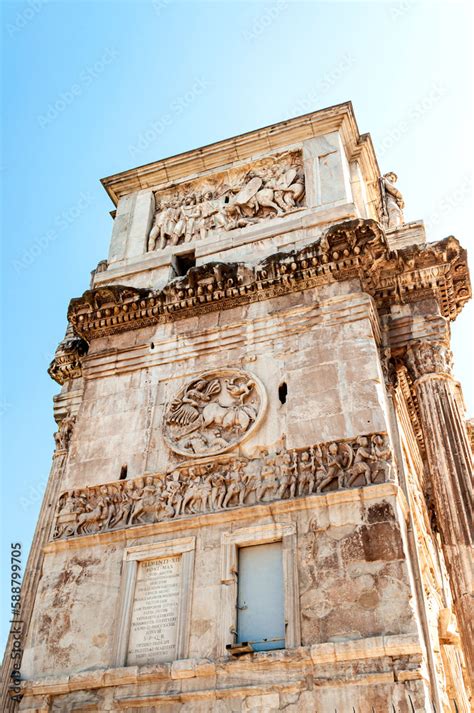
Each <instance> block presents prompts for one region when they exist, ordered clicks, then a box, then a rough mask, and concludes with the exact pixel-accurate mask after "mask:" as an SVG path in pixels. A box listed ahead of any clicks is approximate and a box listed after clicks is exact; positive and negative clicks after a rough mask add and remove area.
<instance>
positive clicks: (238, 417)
mask: <svg viewBox="0 0 474 713" xmlns="http://www.w3.org/2000/svg"><path fill="white" fill-rule="evenodd" d="M266 401H267V400H266V394H265V389H264V387H263V384H262V383H261V382H260V380H259V379H257V378H256V377H255V376H253V374H249V372H248V371H243V370H241V369H217V370H215V371H206V372H204V373H202V374H200V375H199V376H197V377H196V378H195V379H193V380H192V381H189V382H188V383H186V384H185V385H184V386H183V387H182V388H181V389H180V390H179V391H178V393H177V394H176V396H175V397H174V399H173V400H172V401H171V402H170V403H169V404H168V405H167V407H166V409H165V415H164V419H163V434H164V438H165V441H166V443H167V444H168V445H169V447H170V448H172V449H173V450H174V451H175V452H176V453H180V454H181V455H184V456H188V457H189V456H190V455H191V456H209V455H217V454H218V453H225V451H228V450H230V449H231V448H233V447H234V446H236V445H237V444H238V443H240V442H241V441H243V440H244V439H245V438H247V437H248V436H249V435H250V434H251V433H252V431H253V430H254V429H255V428H256V426H257V424H258V422H259V421H260V419H261V417H262V416H263V413H264V411H265V407H266Z"/></svg>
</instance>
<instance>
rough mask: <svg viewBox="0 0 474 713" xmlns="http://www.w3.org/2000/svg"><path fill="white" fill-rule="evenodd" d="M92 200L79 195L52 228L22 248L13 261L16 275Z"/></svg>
mask: <svg viewBox="0 0 474 713" xmlns="http://www.w3.org/2000/svg"><path fill="white" fill-rule="evenodd" d="M93 202H94V199H93V197H92V195H91V194H90V193H80V195H79V198H78V199H77V201H76V202H75V203H73V204H72V205H70V206H69V207H68V208H66V209H65V210H63V211H62V212H61V213H59V215H57V216H56V218H55V219H54V223H53V227H52V228H51V229H50V230H47V231H46V232H45V233H43V234H42V235H40V236H39V238H37V239H36V240H34V241H33V242H32V243H30V245H28V247H26V248H24V250H23V251H22V254H21V257H19V258H17V259H15V260H13V262H12V265H13V269H14V270H15V272H16V273H18V274H19V273H22V272H24V271H25V270H27V269H28V268H29V267H31V265H33V263H34V262H36V260H37V259H38V258H39V257H40V255H42V254H43V253H44V252H45V251H46V250H47V249H48V248H49V247H50V245H51V244H52V243H54V242H55V241H56V240H57V239H58V238H59V236H60V235H61V233H62V232H63V231H64V230H66V228H69V227H70V226H71V225H72V224H73V223H75V222H76V220H78V219H79V218H80V217H81V215H82V214H83V213H84V211H85V210H86V208H88V207H89V206H90V205H92V203H93Z"/></svg>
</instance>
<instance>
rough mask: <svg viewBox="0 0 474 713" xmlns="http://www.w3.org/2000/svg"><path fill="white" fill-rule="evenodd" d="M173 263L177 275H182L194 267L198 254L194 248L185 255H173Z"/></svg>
mask: <svg viewBox="0 0 474 713" xmlns="http://www.w3.org/2000/svg"><path fill="white" fill-rule="evenodd" d="M171 265H172V267H173V271H174V274H175V276H176V277H182V276H183V275H185V274H186V273H187V271H188V270H190V269H191V268H192V267H195V266H196V255H195V253H194V250H191V251H190V252H188V253H184V254H183V255H173V258H172V260H171Z"/></svg>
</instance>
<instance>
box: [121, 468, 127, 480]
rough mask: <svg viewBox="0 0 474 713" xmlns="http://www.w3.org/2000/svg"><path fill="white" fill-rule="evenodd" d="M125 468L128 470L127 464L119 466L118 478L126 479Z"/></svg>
mask: <svg viewBox="0 0 474 713" xmlns="http://www.w3.org/2000/svg"><path fill="white" fill-rule="evenodd" d="M127 470H128V466H127V465H123V466H122V467H121V468H120V478H119V480H125V479H126V477H127Z"/></svg>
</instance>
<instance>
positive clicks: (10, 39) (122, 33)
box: [0, 0, 474, 648]
mask: <svg viewBox="0 0 474 713" xmlns="http://www.w3.org/2000/svg"><path fill="white" fill-rule="evenodd" d="M1 6H2V11H3V50H2V52H3V76H2V86H3V92H2V96H3V126H2V138H3V159H2V164H1V168H2V171H1V173H0V175H1V179H2V189H3V190H2V196H3V261H2V278H3V279H2V288H3V299H2V308H3V340H2V346H3V354H2V366H3V370H2V376H3V378H2V386H1V393H0V413H1V419H2V427H3V428H2V430H3V479H2V482H3V491H2V507H3V512H2V528H3V533H2V556H3V559H2V575H3V581H4V582H5V584H6V585H7V584H8V567H9V562H8V561H7V559H6V556H9V548H10V542H21V543H22V544H23V549H24V564H26V554H27V552H28V549H29V547H30V543H31V538H32V535H33V530H34V526H35V523H36V519H37V516H38V511H39V506H40V501H41V497H42V493H43V489H44V485H45V482H46V479H47V476H48V472H49V468H50V462H51V455H52V451H53V445H54V443H53V436H52V434H53V431H54V430H55V424H54V421H53V416H52V397H53V395H54V394H55V393H57V392H58V390H59V387H58V385H57V384H56V383H55V382H53V381H52V380H51V379H50V378H49V376H48V374H47V372H46V369H47V367H48V364H49V362H50V360H51V358H52V356H53V354H54V350H55V348H56V346H57V344H58V342H59V341H60V340H61V338H62V337H63V335H64V330H65V327H66V311H67V306H68V302H69V300H70V298H71V297H74V296H78V295H80V294H82V292H83V291H84V290H85V289H87V288H88V285H89V277H90V270H92V269H93V268H94V267H95V266H96V264H97V262H98V261H99V260H101V259H103V258H106V257H107V252H108V243H109V239H110V232H111V229H112V221H111V218H110V216H109V211H110V210H111V209H112V208H113V206H112V204H111V202H110V200H109V198H108V197H107V195H106V193H105V191H104V190H103V188H102V187H101V185H100V184H99V182H98V180H99V178H101V177H102V176H107V175H110V174H112V173H115V172H118V171H122V170H125V169H128V168H132V167H134V166H137V165H141V164H145V163H148V162H150V161H155V160H157V159H159V158H163V157H166V156H169V155H172V154H175V153H179V152H181V151H185V150H188V149H192V148H196V147H199V146H201V145H203V144H207V143H210V142H213V141H216V140H219V139H224V138H227V137H229V136H233V135H235V134H240V133H242V132H245V131H249V130H252V129H255V128H258V127H261V126H265V125H267V124H271V123H273V122H277V121H281V120H284V119H287V118H290V117H292V116H295V115H298V114H303V113H306V112H308V111H313V110H316V109H320V108H323V107H325V106H330V105H332V104H336V103H339V102H342V101H347V100H349V99H350V100H352V102H353V104H354V109H355V113H356V117H357V121H358V124H359V129H360V131H361V132H370V133H371V134H372V138H373V141H374V144H375V149H376V152H377V154H378V158H379V163H380V167H381V169H382V171H383V172H386V171H388V170H394V171H395V172H396V173H397V174H398V176H399V183H398V185H399V188H400V190H401V191H402V192H403V194H404V197H405V202H406V211H405V216H406V219H407V220H415V219H419V218H423V219H424V220H425V223H426V226H427V232H428V239H429V240H430V241H432V240H438V239H441V238H444V237H446V236H447V235H451V234H452V235H455V236H456V237H458V238H459V239H460V240H461V242H462V244H463V245H464V246H466V247H467V248H469V247H470V246H471V247H472V244H473V233H472V218H471V210H472V171H471V166H472V130H473V129H472V127H473V112H472V98H473V97H472V91H471V84H472V66H473V62H472V60H473V57H472V50H470V48H469V45H470V44H472V39H471V36H470V32H471V24H472V16H471V12H470V9H469V3H466V4H463V3H460V2H436V1H433V0H431V1H430V2H426V3H419V2H415V1H412V0H401V1H398V2H384V1H383V0H380V1H378V0H373V1H372V2H347V3H344V2H337V1H333V2H326V3H324V2H317V1H316V0H314V1H313V2H298V1H295V2H292V1H290V0H288V1H286V0H281V2H278V1H275V0H273V1H272V2H259V1H257V0H255V1H253V2H232V1H231V0H229V1H225V0H221V1H220V2H198V1H196V2H181V1H180V0H155V1H152V0H147V1H146V2H139V1H137V0H135V2H121V1H120V0H110V1H109V2H94V1H89V2H74V1H73V0H72V1H70V2H66V0H63V1H62V2H51V1H45V0H30V2H27V3H23V2H5V1H4V2H3V3H1ZM471 267H472V263H471ZM472 315H473V306H472V304H470V305H469V306H468V307H467V308H465V310H464V312H463V314H462V315H461V316H460V317H459V318H458V320H457V322H456V324H455V325H454V326H453V345H454V352H455V357H456V364H455V373H456V375H457V377H458V378H460V379H461V380H462V382H463V387H464V393H465V398H466V402H467V404H468V410H469V412H470V415H474V394H473V377H472V373H471V371H472V368H471V364H472V350H471V346H470V339H469V337H470V333H471V332H472ZM7 589H8V587H7V586H4V587H2V591H3V595H2V596H4V599H3V602H2V603H3V611H2V618H1V627H2V633H3V636H4V635H5V632H6V629H7V621H8V613H9V612H8V608H7V605H8V600H7V595H8V592H7ZM3 636H2V639H1V640H0V643H2V642H3ZM2 648H3V647H2Z"/></svg>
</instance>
